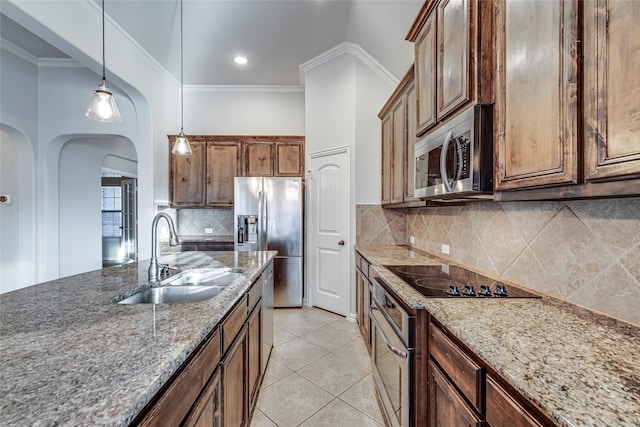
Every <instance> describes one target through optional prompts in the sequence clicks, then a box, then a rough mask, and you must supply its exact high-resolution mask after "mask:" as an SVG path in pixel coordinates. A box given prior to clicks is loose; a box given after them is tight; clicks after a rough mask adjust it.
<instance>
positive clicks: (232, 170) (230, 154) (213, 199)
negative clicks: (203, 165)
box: [206, 141, 242, 206]
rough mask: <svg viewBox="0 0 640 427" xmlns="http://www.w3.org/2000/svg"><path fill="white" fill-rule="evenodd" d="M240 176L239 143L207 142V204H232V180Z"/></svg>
mask: <svg viewBox="0 0 640 427" xmlns="http://www.w3.org/2000/svg"><path fill="white" fill-rule="evenodd" d="M236 176H242V162H241V151H240V145H239V144H238V143H236V142H233V141H231V142H222V141H216V142H209V143H208V144H207V186H206V188H207V197H206V205H207V206H232V205H233V197H234V196H233V181H234V178H235V177H236Z"/></svg>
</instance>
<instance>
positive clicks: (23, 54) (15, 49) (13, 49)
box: [0, 38, 38, 66]
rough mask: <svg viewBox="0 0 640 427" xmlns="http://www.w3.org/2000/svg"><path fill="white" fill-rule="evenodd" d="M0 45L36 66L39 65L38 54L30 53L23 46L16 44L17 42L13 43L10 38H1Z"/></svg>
mask: <svg viewBox="0 0 640 427" xmlns="http://www.w3.org/2000/svg"><path fill="white" fill-rule="evenodd" d="M0 47H1V48H2V49H4V50H6V51H7V52H9V53H12V54H14V55H15V56H17V57H18V58H21V59H24V60H25V61H27V62H30V63H32V64H33V65H35V66H37V65H38V58H37V57H36V56H34V55H32V54H30V53H29V52H27V51H26V50H24V49H22V48H21V47H18V46H16V45H15V44H13V43H11V42H10V41H9V40H6V39H4V38H0Z"/></svg>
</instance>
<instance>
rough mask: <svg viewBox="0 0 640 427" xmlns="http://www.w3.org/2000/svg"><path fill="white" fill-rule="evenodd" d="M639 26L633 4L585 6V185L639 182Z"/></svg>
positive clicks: (592, 0)
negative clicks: (625, 180) (636, 178)
mask: <svg viewBox="0 0 640 427" xmlns="http://www.w3.org/2000/svg"><path fill="white" fill-rule="evenodd" d="M639 21H640V7H638V3H637V2H635V1H606V0H589V1H586V2H585V3H584V41H585V45H584V79H585V84H584V88H585V96H584V112H585V114H584V138H585V154H586V164H585V175H586V179H587V181H593V180H600V179H612V178H615V177H631V176H640V137H639V136H638V135H640V114H638V111H640V72H639V71H638V70H640V55H639V54H638V52H640V26H638V24H637V23H638V22H639ZM632 52H635V53H632Z"/></svg>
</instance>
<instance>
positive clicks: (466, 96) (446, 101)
mask: <svg viewBox="0 0 640 427" xmlns="http://www.w3.org/2000/svg"><path fill="white" fill-rule="evenodd" d="M470 6H471V0H442V1H441V2H440V4H439V5H438V24H437V34H438V65H437V69H438V72H437V80H438V86H437V116H438V120H442V118H444V117H445V116H446V115H447V114H449V113H450V112H452V111H454V110H456V109H457V108H458V107H460V106H462V105H464V104H466V102H467V101H469V100H470V99H471V96H470V93H469V87H470V82H469V81H470V80H471V79H472V78H473V73H472V70H471V69H470V68H469V63H470V58H469V56H470V43H471V29H470V25H471V22H470V16H471V10H470Z"/></svg>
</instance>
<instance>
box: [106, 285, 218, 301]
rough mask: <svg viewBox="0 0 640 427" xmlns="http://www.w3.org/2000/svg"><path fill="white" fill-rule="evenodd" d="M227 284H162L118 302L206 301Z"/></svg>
mask: <svg viewBox="0 0 640 427" xmlns="http://www.w3.org/2000/svg"><path fill="white" fill-rule="evenodd" d="M225 289H226V287H225V286H193V285H182V286H160V287H157V288H150V289H146V290H144V291H142V292H138V293H137V294H135V295H132V296H130V297H129V298H125V299H123V300H122V301H119V302H118V304H182V303H189V302H198V301H204V300H207V299H210V298H213V297H215V296H216V295H218V294H219V293H220V292H222V291H223V290H225Z"/></svg>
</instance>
